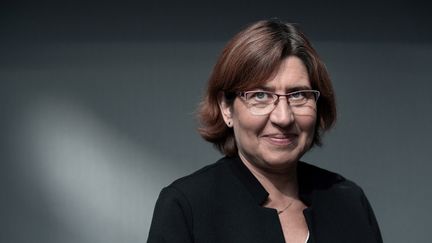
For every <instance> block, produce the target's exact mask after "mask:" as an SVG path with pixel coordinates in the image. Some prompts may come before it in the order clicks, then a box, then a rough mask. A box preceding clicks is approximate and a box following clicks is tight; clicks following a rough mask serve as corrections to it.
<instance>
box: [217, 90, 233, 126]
mask: <svg viewBox="0 0 432 243" xmlns="http://www.w3.org/2000/svg"><path fill="white" fill-rule="evenodd" d="M218 104H219V109H220V111H221V114H222V117H223V119H224V121H225V124H226V125H227V126H228V127H232V126H233V121H232V116H233V111H232V105H230V104H228V102H227V100H226V98H225V95H224V93H223V92H220V93H219V94H218Z"/></svg>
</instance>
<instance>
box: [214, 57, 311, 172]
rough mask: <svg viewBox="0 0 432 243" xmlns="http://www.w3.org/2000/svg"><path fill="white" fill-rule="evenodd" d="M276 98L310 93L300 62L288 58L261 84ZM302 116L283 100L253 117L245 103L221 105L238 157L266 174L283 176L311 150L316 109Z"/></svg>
mask: <svg viewBox="0 0 432 243" xmlns="http://www.w3.org/2000/svg"><path fill="white" fill-rule="evenodd" d="M260 88H262V89H266V90H269V91H272V92H275V93H277V94H286V93H288V92H290V91H292V90H296V89H311V85H310V81H309V76H308V73H307V69H306V67H305V65H304V64H303V62H302V61H301V59H299V58H298V57H295V56H289V57H287V58H286V59H284V60H283V62H282V63H281V65H280V67H279V70H278V71H277V73H276V74H275V75H274V76H273V77H272V78H271V79H270V80H269V81H268V82H267V83H265V84H264V87H258V88H257V89H260ZM305 109H306V112H303V113H302V115H295V114H293V112H292V109H291V108H290V106H289V104H288V102H287V100H286V98H285V97H280V99H279V102H278V103H277V105H276V107H275V109H274V110H273V111H272V112H271V113H269V114H268V115H260V116H257V115H253V114H251V112H250V111H249V110H248V108H247V105H246V103H245V101H244V100H243V99H241V98H236V99H235V100H234V103H233V105H232V106H227V105H226V104H225V103H224V102H222V104H221V110H222V114H223V116H224V120H225V122H226V123H227V124H231V126H232V127H233V129H234V135H235V141H236V143H237V147H238V153H239V155H240V157H241V158H242V160H243V161H245V162H247V163H249V164H250V165H252V166H255V167H257V168H260V169H263V170H265V171H268V172H276V173H283V172H284V170H287V169H289V168H290V167H292V166H293V165H295V162H297V161H298V160H299V158H300V157H301V156H302V155H303V154H304V153H305V152H306V151H307V150H308V149H309V148H310V145H311V143H312V140H313V137H314V131H315V122H316V117H317V115H316V105H315V103H314V104H313V105H311V106H307V107H306V108H305Z"/></svg>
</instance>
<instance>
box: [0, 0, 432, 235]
mask: <svg viewBox="0 0 432 243" xmlns="http://www.w3.org/2000/svg"><path fill="white" fill-rule="evenodd" d="M428 9H429V8H428V6H425V5H421V4H416V3H412V2H411V3H404V2H391V3H389V4H387V3H373V4H372V3H366V2H363V1H362V3H361V4H360V3H354V4H353V3H345V2H342V1H340V2H332V3H325V1H322V3H318V4H317V3H315V4H312V3H310V2H307V3H302V4H301V3H297V2H289V1H283V2H282V1H280V2H272V3H269V2H267V3H260V2H249V1H238V2H235V3H232V2H223V1H222V2H221V1H218V2H217V3H216V2H202V3H180V1H179V2H174V1H173V2H158V3H156V2H155V1H154V2H152V1H146V2H138V1H136V2H134V1H122V2H121V3H120V2H119V1H118V2H113V1H108V2H100V3H98V2H91V3H88V2H79V1H78V2H77V1H73V2H72V1H70V2H67V1H64V2H61V3H59V1H52V2H47V1H45V2H41V1H34V2H28V3H26V2H20V1H14V2H4V3H2V6H1V12H0V36H1V39H0V83H1V86H0V109H1V110H0V111H1V117H2V119H0V133H1V137H0V145H1V146H0V193H1V194H0V195H1V200H0V242H14V243H15V242H44V243H51V242H62V243H68V242H71V243H72V242H82V243H87V242H88V243H97V242H145V239H146V237H147V234H148V228H149V224H150V220H151V215H152V210H153V207H154V203H155V200H156V198H157V195H158V193H159V191H160V189H161V188H162V187H163V186H165V185H167V184H169V183H170V182H171V181H172V180H174V179H175V178H178V177H180V176H183V175H186V174H188V173H191V172H193V171H194V170H196V169H198V168H200V167H202V166H204V165H206V164H209V163H212V162H214V161H215V160H216V159H218V158H219V157H220V155H219V154H218V153H217V152H216V151H215V150H214V149H213V148H212V147H211V145H210V144H207V143H205V142H204V141H202V140H201V138H200V137H199V135H198V134H197V132H196V130H195V129H196V126H197V122H196V119H195V114H194V112H195V109H196V106H197V103H198V102H199V100H200V97H201V95H202V92H203V90H204V87H205V82H206V80H207V78H208V76H209V73H210V71H211V68H212V66H213V65H214V63H215V60H216V58H217V56H218V54H219V52H220V51H221V49H222V47H223V45H224V43H225V42H226V41H227V40H228V39H229V38H230V37H231V36H232V35H233V34H234V33H236V32H237V31H239V30H240V29H241V28H243V27H244V26H245V25H246V24H248V23H250V22H253V21H256V20H258V19H263V18H269V17H280V18H282V19H284V20H288V21H293V22H298V23H300V24H301V26H302V27H303V29H304V31H305V32H306V33H307V34H308V36H309V37H310V39H311V40H312V42H313V43H314V46H315V47H316V49H317V50H318V52H319V53H320V54H321V56H322V58H323V60H324V61H325V63H326V65H327V67H328V69H329V72H330V73H331V76H332V79H333V82H334V87H335V90H336V93H337V101H338V108H339V117H338V119H339V120H338V123H337V126H336V127H335V129H333V130H332V131H331V132H330V133H329V134H327V135H326V136H325V139H324V144H325V145H324V146H323V147H322V148H314V149H313V150H312V151H311V152H310V153H309V154H307V155H306V156H305V158H304V160H305V161H308V162H311V163H313V164H316V165H318V166H321V167H324V168H327V169H330V170H334V171H337V172H339V173H341V174H343V175H344V176H346V177H348V178H350V179H352V180H354V181H355V182H357V183H358V184H359V185H361V186H362V187H363V189H364V190H365V192H366V193H367V195H368V197H369V200H370V201H371V203H372V205H373V208H374V210H375V213H376V216H377V218H378V221H379V223H380V226H381V230H382V233H383V237H384V240H385V241H386V242H396V243H397V242H401V243H402V242H430V234H429V231H430V223H429V222H430V217H431V216H432V215H431V213H430V210H429V207H430V205H431V204H432V199H431V198H432V189H431V186H430V184H431V179H430V177H429V176H428V175H429V173H430V171H431V169H432V168H431V167H432V166H431V163H430V161H431V159H430V158H429V156H427V155H428V154H429V153H430V147H431V146H430V138H431V137H432V113H431V108H432V98H431V95H430V90H431V88H432V82H431V78H430V76H431V72H430V69H431V58H432V31H431V23H432V20H431V17H429V16H428V13H427V12H428Z"/></svg>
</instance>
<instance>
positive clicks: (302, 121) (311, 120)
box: [297, 115, 316, 139]
mask: <svg viewBox="0 0 432 243" xmlns="http://www.w3.org/2000/svg"><path fill="white" fill-rule="evenodd" d="M297 124H298V125H299V127H300V129H301V130H302V132H303V133H305V135H307V136H308V139H313V136H314V133H315V125H316V115H313V116H302V117H299V118H298V119H297Z"/></svg>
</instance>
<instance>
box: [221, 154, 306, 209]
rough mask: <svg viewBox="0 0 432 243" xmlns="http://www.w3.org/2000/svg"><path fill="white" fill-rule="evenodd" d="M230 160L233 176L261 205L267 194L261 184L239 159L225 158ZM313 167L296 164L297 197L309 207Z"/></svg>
mask: <svg viewBox="0 0 432 243" xmlns="http://www.w3.org/2000/svg"><path fill="white" fill-rule="evenodd" d="M226 159H228V160H230V161H231V163H229V164H230V167H231V170H232V171H233V173H234V174H235V176H236V177H237V178H238V179H239V180H240V181H241V182H242V184H243V185H244V186H245V188H246V189H247V190H248V191H249V193H250V194H251V195H252V197H253V198H254V201H255V202H256V203H257V204H259V205H262V204H264V202H265V201H266V200H267V197H268V195H269V193H268V192H267V191H266V190H265V189H264V187H263V186H262V185H261V183H260V182H259V181H258V179H256V177H255V176H254V175H253V174H252V172H251V171H250V170H249V169H248V168H247V167H246V165H245V164H244V163H243V162H242V161H241V159H240V158H239V157H238V156H236V157H227V158H226ZM313 167H314V166H311V165H309V164H307V163H304V162H300V161H299V162H298V164H297V180H298V185H299V197H300V200H302V201H303V203H304V204H305V205H306V206H308V207H310V206H312V199H313V197H312V193H313V191H314V184H313V182H314V180H313V178H311V176H313V175H312V174H313V173H312V174H311V170H313Z"/></svg>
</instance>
